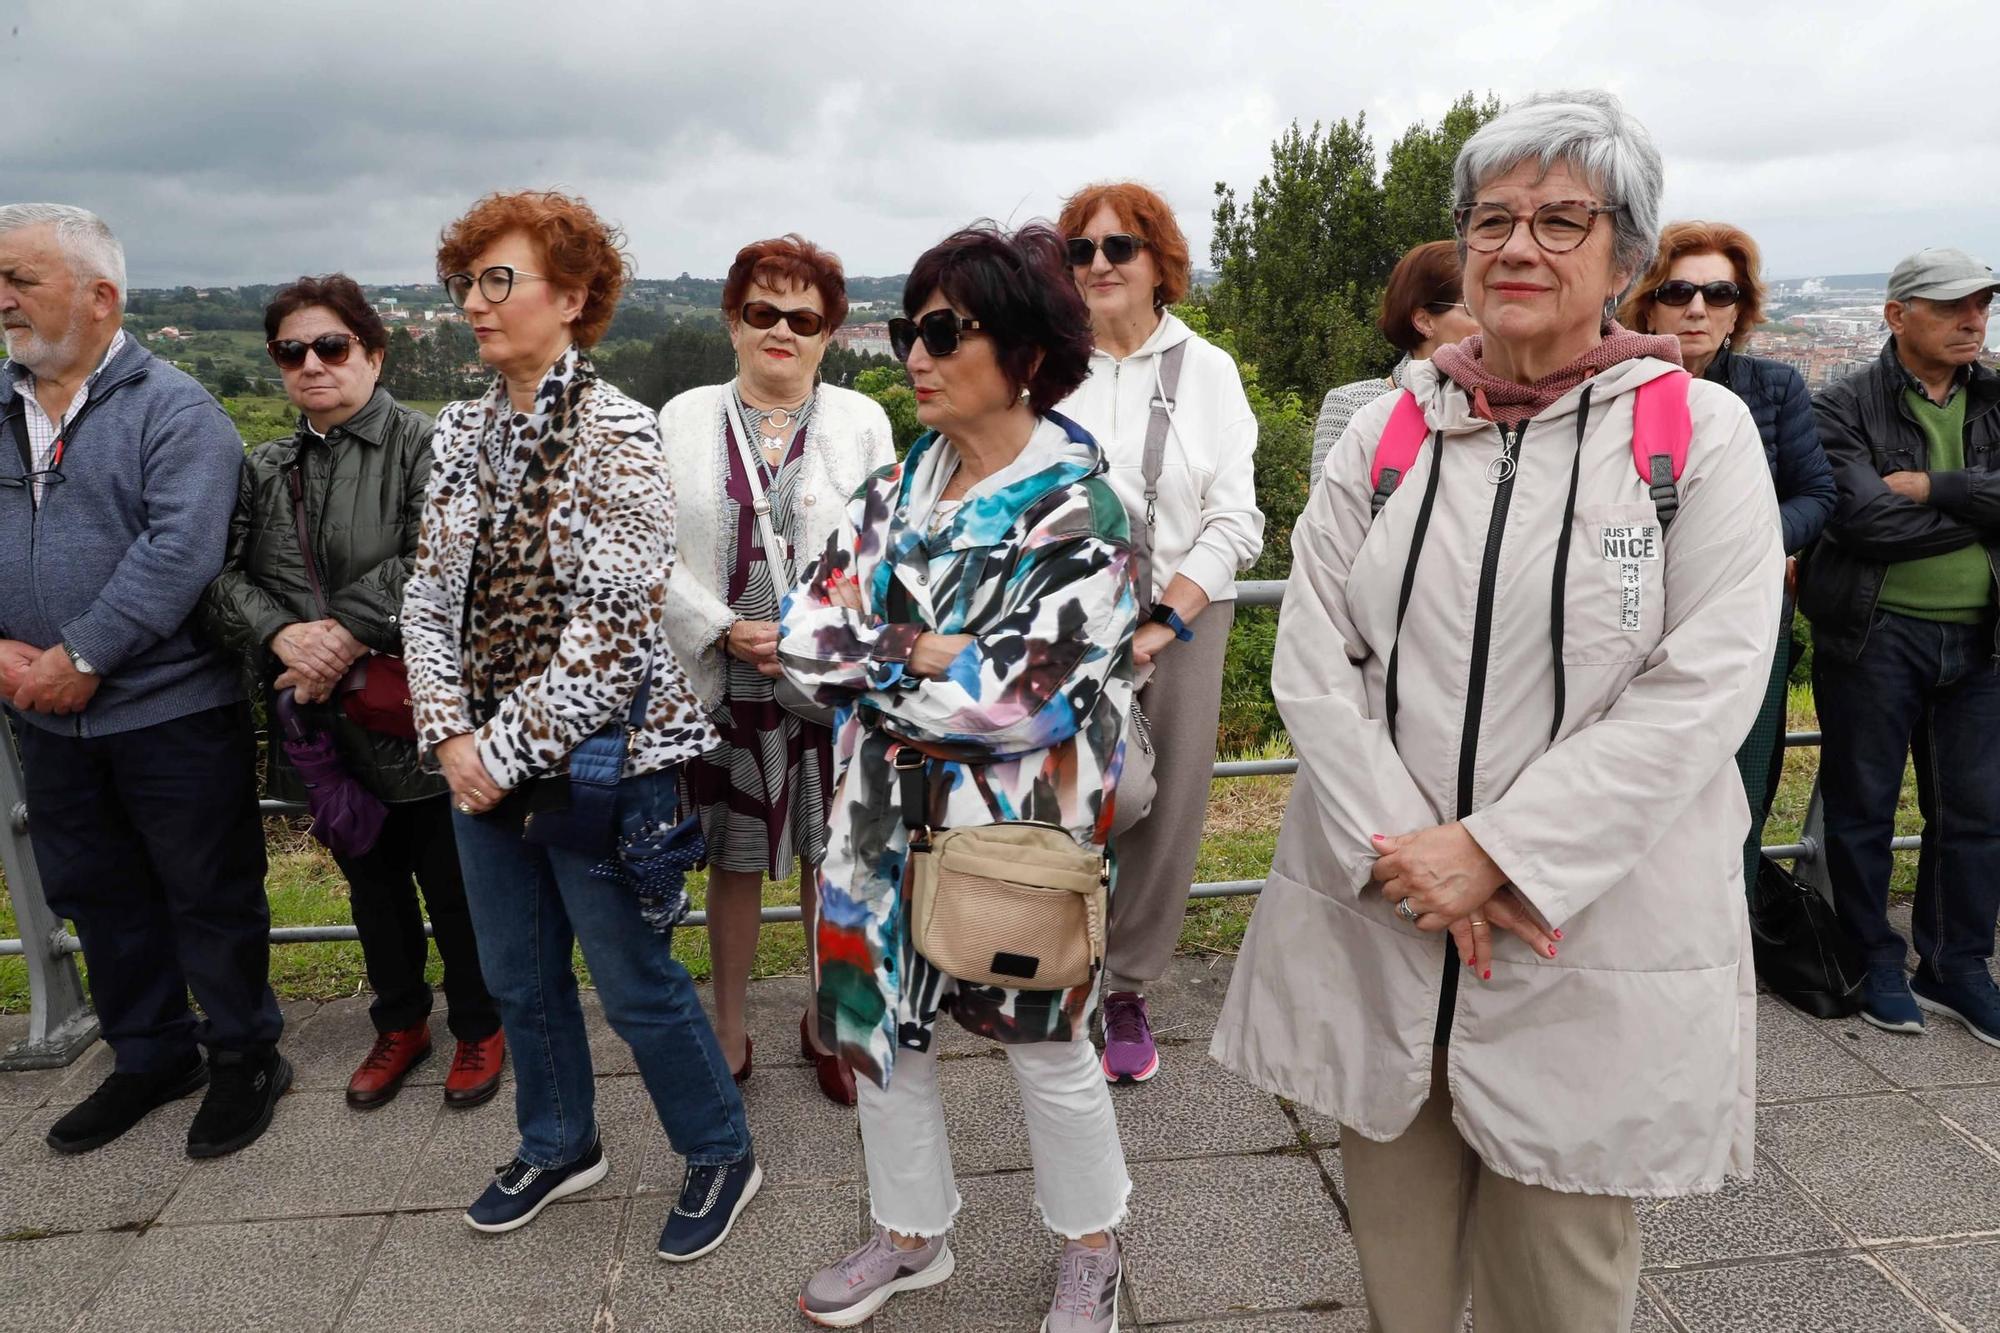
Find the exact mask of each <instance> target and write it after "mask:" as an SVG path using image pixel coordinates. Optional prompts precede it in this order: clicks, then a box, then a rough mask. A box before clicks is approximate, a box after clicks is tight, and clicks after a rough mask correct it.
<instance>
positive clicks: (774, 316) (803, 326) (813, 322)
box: [740, 301, 826, 338]
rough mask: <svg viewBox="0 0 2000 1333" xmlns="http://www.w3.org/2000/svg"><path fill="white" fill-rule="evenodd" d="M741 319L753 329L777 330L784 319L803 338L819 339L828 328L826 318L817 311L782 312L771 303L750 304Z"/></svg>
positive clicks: (743, 311)
mask: <svg viewBox="0 0 2000 1333" xmlns="http://www.w3.org/2000/svg"><path fill="white" fill-rule="evenodd" d="M740 317H741V318H742V320H743V322H744V323H745V324H748V325H749V326H750V327H751V328H753V329H771V328H776V327H777V325H778V321H779V320H781V319H782V320H784V321H785V323H786V324H788V325H790V326H791V330H792V332H793V333H796V334H798V335H799V337H801V338H813V337H817V336H818V335H819V331H820V330H821V329H823V328H825V327H826V316H825V315H822V314H820V313H819V311H817V310H780V309H778V307H776V306H774V305H772V304H771V303H770V302H769V301H752V302H750V303H749V304H747V305H745V306H744V307H743V309H742V311H741V315H740Z"/></svg>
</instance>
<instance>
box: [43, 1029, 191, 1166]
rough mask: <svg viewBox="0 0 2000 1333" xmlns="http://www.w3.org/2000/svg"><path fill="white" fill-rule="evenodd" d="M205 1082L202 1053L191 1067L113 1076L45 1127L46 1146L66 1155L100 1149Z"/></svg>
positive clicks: (188, 1065) (189, 1065)
mask: <svg viewBox="0 0 2000 1333" xmlns="http://www.w3.org/2000/svg"><path fill="white" fill-rule="evenodd" d="M206 1082H208V1064H207V1062H205V1061H204V1060H203V1059H202V1058H201V1052H200V1051H196V1052H195V1053H194V1057H193V1061H192V1063H190V1064H186V1065H183V1066H181V1067H180V1068H179V1069H171V1070H168V1071H166V1072H165V1073H160V1074H112V1075H110V1076H109V1077H108V1078H106V1079H105V1080H104V1081H103V1082H102V1083H100V1084H98V1085H97V1091H95V1092H93V1093H91V1094H90V1096H88V1097H86V1098H84V1099H83V1100H82V1101H81V1102H79V1103H77V1104H76V1105H75V1106H73V1107H71V1108H70V1109H69V1112H68V1113H67V1114H66V1115H64V1116H63V1118H62V1119H60V1120H58V1121H56V1122H55V1124H53V1125H51V1126H49V1135H48V1144H49V1146H50V1147H51V1148H54V1149H55V1150H56V1151H57V1152H59V1153H67V1154H74V1153H81V1152H90V1151H91V1150H92V1149H95V1148H102V1147H103V1146H104V1145H105V1144H107V1143H109V1142H111V1140H113V1139H115V1138H117V1137H118V1136H119V1135H120V1134H123V1133H124V1132H125V1131H126V1130H128V1129H130V1128H132V1126H134V1125H136V1124H138V1123H139V1122H140V1121H141V1120H144V1119H145V1118H146V1117H147V1115H149V1114H150V1113H151V1112H152V1111H154V1110H155V1109H157V1108H159V1107H162V1106H165V1105H166V1104H167V1103H168V1102H172V1101H179V1100H180V1099H181V1098H183V1097H185V1096H187V1095H188V1094H189V1093H191V1092H193V1091H194V1090H195V1089H197V1088H199V1087H201V1085H202V1084H204V1083H206Z"/></svg>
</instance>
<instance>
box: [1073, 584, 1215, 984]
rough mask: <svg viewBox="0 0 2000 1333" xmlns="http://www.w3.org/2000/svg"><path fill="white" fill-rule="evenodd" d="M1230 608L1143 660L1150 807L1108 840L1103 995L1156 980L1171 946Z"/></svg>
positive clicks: (1204, 807) (1203, 807)
mask: <svg viewBox="0 0 2000 1333" xmlns="http://www.w3.org/2000/svg"><path fill="white" fill-rule="evenodd" d="M1235 622H1236V603H1235V602H1211V603H1209V605H1208V607H1207V609H1205V610H1204V611H1203V612H1202V613H1201V615H1200V616H1198V617H1196V619H1195V622H1194V626H1193V628H1194V642H1193V643H1181V642H1180V641H1178V640H1176V641H1174V642H1173V643H1170V644H1168V645H1167V646H1166V647H1165V648H1164V649H1162V650H1161V651H1160V653H1159V654H1158V655H1157V656H1156V657H1154V659H1153V675H1152V679H1150V680H1148V681H1147V682H1146V684H1145V686H1144V688H1142V689H1141V690H1140V691H1139V709H1140V711H1141V712H1143V713H1145V715H1146V723H1147V725H1148V726H1149V727H1150V728H1151V730H1152V733H1153V749H1154V759H1153V782H1154V784H1155V790H1154V792H1153V808H1152V809H1151V810H1149V811H1147V812H1146V817H1145V818H1144V819H1142V820H1140V821H1139V822H1138V823H1137V824H1134V825H1133V826H1132V827H1131V828H1129V829H1126V830H1125V832H1123V833H1121V834H1119V835H1118V841H1117V844H1116V852H1117V856H1118V888H1117V891H1116V892H1114V893H1113V894H1112V895H1111V922H1110V930H1109V932H1108V934H1107V935H1106V937H1105V947H1104V993H1105V994H1107V995H1108V994H1110V993H1111V992H1112V991H1136V992H1139V993H1141V994H1143V993H1144V992H1145V990H1146V987H1147V986H1149V985H1151V984H1152V983H1153V982H1155V981H1158V980H1159V979H1160V978H1161V977H1163V976H1165V975H1166V971H1167V964H1169V963H1171V962H1172V961H1173V959H1174V946H1175V945H1176V944H1178V943H1180V938H1181V920H1182V918H1183V917H1185V916H1186V915H1187V905H1188V890H1189V889H1190V888H1192V887H1193V886H1194V863H1195V858H1196V857H1197V856H1199V855H1200V854H1201V831H1202V821H1203V820H1204V819H1206V818H1207V817H1208V784H1209V783H1210V782H1211V781H1212V780H1213V779H1214V777H1215V728H1216V723H1217V721H1218V720H1219V719H1220V718H1221V716H1222V660H1223V657H1224V650H1225V649H1226V648H1227V647H1228V644H1229V627H1230V626H1231V625H1232V624H1234V623H1235Z"/></svg>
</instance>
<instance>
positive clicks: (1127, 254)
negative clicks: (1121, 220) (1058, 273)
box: [1063, 231, 1146, 268]
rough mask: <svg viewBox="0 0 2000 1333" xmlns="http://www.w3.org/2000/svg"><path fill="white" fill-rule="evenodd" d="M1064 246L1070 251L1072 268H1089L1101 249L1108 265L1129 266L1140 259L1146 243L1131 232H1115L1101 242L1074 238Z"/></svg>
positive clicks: (1081, 237)
mask: <svg viewBox="0 0 2000 1333" xmlns="http://www.w3.org/2000/svg"><path fill="white" fill-rule="evenodd" d="M1063 245H1064V246H1065V247H1066V248H1067V249H1068V250H1069V266H1070V267H1071V268H1089V267H1090V264H1091V261H1093V260H1095V259H1096V258H1097V252H1098V250H1099V248H1102V249H1103V251H1104V262H1105V263H1107V264H1129V263H1131V262H1132V261H1133V260H1134V259H1137V258H1138V257H1139V252H1140V251H1141V250H1143V249H1145V248H1146V243H1145V242H1144V241H1142V240H1140V239H1139V238H1138V237H1137V236H1134V235H1133V234H1132V233H1131V232H1129V231H1114V232H1112V233H1111V234H1110V235H1109V236H1107V237H1105V238H1104V239H1103V240H1101V241H1093V240H1091V239H1090V238H1089V237H1088V236H1072V237H1070V238H1069V239H1068V240H1067V241H1064V242H1063Z"/></svg>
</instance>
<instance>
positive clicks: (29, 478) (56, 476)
mask: <svg viewBox="0 0 2000 1333" xmlns="http://www.w3.org/2000/svg"><path fill="white" fill-rule="evenodd" d="M62 479H63V474H62V469H61V468H59V467H51V468H43V469H42V470H41V471H40V472H28V473H24V474H22V475H21V476H18V477H0V490H9V491H24V490H26V489H27V488H28V487H30V486H40V487H42V488H44V489H46V488H48V487H50V486H54V485H56V484H57V483H59V482H60V481H62Z"/></svg>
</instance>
